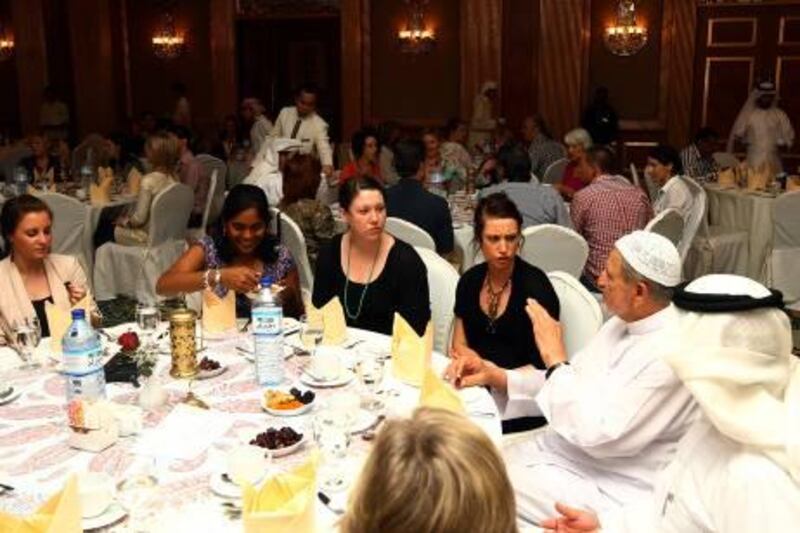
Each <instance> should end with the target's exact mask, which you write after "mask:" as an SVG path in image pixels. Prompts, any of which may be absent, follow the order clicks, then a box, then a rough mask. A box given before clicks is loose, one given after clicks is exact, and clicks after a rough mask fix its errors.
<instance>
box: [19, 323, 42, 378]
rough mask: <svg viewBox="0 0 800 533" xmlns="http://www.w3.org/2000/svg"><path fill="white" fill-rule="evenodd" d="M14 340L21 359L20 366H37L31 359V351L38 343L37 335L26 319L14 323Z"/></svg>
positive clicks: (27, 367)
mask: <svg viewBox="0 0 800 533" xmlns="http://www.w3.org/2000/svg"><path fill="white" fill-rule="evenodd" d="M14 340H15V344H16V347H17V350H18V352H19V356H20V358H21V359H22V365H21V366H20V368H21V369H23V370H30V369H33V368H38V367H39V364H38V363H36V362H35V361H34V360H33V352H34V350H35V349H36V346H37V345H38V335H37V333H35V332H34V330H33V328H32V327H31V325H30V324H29V323H28V321H27V320H21V321H20V322H17V323H16V324H15V325H14Z"/></svg>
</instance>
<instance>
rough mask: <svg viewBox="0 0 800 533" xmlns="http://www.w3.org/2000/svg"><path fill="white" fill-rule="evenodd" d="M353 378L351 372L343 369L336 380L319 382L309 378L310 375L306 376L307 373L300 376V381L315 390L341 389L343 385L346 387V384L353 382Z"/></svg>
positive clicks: (353, 375)
mask: <svg viewBox="0 0 800 533" xmlns="http://www.w3.org/2000/svg"><path fill="white" fill-rule="evenodd" d="M354 377H355V374H353V371H352V370H349V369H346V368H344V369H342V373H341V374H339V377H337V378H336V379H328V380H325V381H320V380H318V379H316V378H314V377H313V376H311V375H310V374H308V373H307V372H303V373H302V374H300V381H301V382H302V383H304V384H305V385H308V386H309V387H314V388H317V389H328V388H334V387H343V386H344V385H347V384H348V383H350V382H351V381H353V378H354Z"/></svg>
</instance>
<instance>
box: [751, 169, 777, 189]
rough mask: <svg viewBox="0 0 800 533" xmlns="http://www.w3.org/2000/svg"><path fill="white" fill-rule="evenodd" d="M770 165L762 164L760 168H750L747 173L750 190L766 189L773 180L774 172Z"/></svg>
mask: <svg viewBox="0 0 800 533" xmlns="http://www.w3.org/2000/svg"><path fill="white" fill-rule="evenodd" d="M770 170H771V169H770V165H761V166H760V167H758V168H750V169H748V173H747V190H748V191H763V190H766V188H767V185H768V184H769V182H770V181H772V179H771V178H772V172H771V171H770Z"/></svg>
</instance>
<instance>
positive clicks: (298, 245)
mask: <svg viewBox="0 0 800 533" xmlns="http://www.w3.org/2000/svg"><path fill="white" fill-rule="evenodd" d="M269 218H270V220H269V231H270V232H271V233H272V234H273V235H275V236H276V237H277V238H278V240H279V241H280V242H281V244H283V245H284V246H286V248H288V249H289V252H291V254H292V259H294V263H295V264H296V265H297V273H298V275H299V276H300V288H301V289H306V290H308V291H309V292H311V291H313V289H314V273H313V272H312V271H311V262H310V261H309V260H308V247H307V245H306V237H305V235H303V231H302V230H301V229H300V226H298V225H297V223H296V222H295V221H294V220H292V219H291V217H288V216H286V215H285V214H283V213H282V212H281V211H280V210H279V209H278V208H276V207H270V208H269Z"/></svg>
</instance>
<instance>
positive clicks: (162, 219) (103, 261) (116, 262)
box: [94, 183, 194, 301]
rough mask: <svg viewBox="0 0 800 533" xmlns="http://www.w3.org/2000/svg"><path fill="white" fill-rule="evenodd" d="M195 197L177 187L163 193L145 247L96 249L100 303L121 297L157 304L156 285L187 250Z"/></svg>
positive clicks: (155, 204) (155, 203) (154, 208)
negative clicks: (188, 226) (187, 232)
mask: <svg viewBox="0 0 800 533" xmlns="http://www.w3.org/2000/svg"><path fill="white" fill-rule="evenodd" d="M193 203H194V193H193V192H192V189H191V188H190V187H187V186H186V185H183V184H181V183H174V184H172V185H170V186H169V187H167V188H166V189H164V190H163V191H161V192H160V193H159V194H158V195H157V196H156V197H155V199H154V200H153V205H152V207H151V215H150V216H151V217H152V218H151V221H150V234H149V237H148V242H147V244H146V245H145V246H123V245H120V244H117V243H113V242H109V243H106V244H104V245H103V246H101V247H100V248H98V249H97V252H96V255H95V269H94V283H95V294H96V296H97V299H98V300H110V299H113V298H116V297H117V296H119V295H125V296H129V297H131V298H136V299H138V300H139V301H155V300H156V293H155V285H156V281H157V280H158V277H159V276H160V275H161V274H162V273H163V272H164V271H166V270H167V269H168V268H169V267H170V266H171V265H172V264H173V263H174V262H175V261H176V260H177V259H178V258H179V257H180V255H181V254H182V253H183V251H184V250H185V249H186V243H185V241H184V239H185V237H186V224H187V223H188V221H189V215H190V214H191V212H192V205H193Z"/></svg>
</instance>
